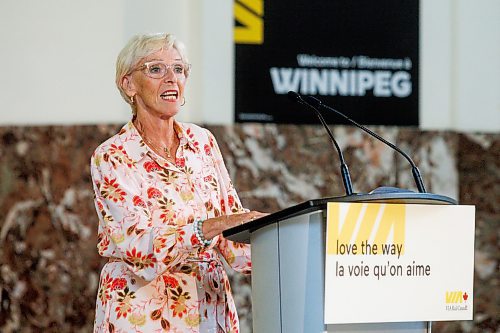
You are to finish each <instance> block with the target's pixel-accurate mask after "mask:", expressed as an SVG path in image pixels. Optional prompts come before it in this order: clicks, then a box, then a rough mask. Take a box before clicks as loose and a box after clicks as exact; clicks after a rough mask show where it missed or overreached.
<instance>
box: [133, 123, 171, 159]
mask: <svg viewBox="0 0 500 333" xmlns="http://www.w3.org/2000/svg"><path fill="white" fill-rule="evenodd" d="M136 128H137V130H138V132H139V134H140V135H141V137H142V139H143V140H144V141H145V142H146V144H147V145H148V146H149V147H150V148H151V149H152V150H153V151H154V152H156V153H157V154H159V155H160V156H163V154H165V155H166V157H167V159H171V158H172V154H171V153H170V148H171V147H168V146H166V145H165V146H159V145H157V144H155V143H154V142H153V141H151V140H150V139H149V138H148V137H147V136H146V135H145V134H144V132H143V131H141V130H140V129H139V127H138V126H136ZM176 140H177V135H176V134H174V140H173V144H172V147H176V146H177V142H176Z"/></svg>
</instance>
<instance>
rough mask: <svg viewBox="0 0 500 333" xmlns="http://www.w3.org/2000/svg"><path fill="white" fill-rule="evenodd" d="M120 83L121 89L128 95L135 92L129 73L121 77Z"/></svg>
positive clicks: (132, 94)
mask: <svg viewBox="0 0 500 333" xmlns="http://www.w3.org/2000/svg"><path fill="white" fill-rule="evenodd" d="M121 85H122V89H123V90H124V91H125V93H126V94H127V95H128V96H134V95H135V94H136V89H135V85H134V82H133V80H132V79H131V77H130V76H129V75H125V76H124V77H123V78H122V82H121Z"/></svg>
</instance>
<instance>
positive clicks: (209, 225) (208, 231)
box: [202, 210, 269, 240]
mask: <svg viewBox="0 0 500 333" xmlns="http://www.w3.org/2000/svg"><path fill="white" fill-rule="evenodd" d="M266 215H269V214H268V213H262V212H258V211H255V210H253V211H250V212H248V213H241V214H233V215H224V216H219V217H213V218H210V219H207V220H205V221H204V222H203V225H202V232H203V236H204V237H205V239H208V240H210V239H212V238H214V237H215V236H217V235H219V234H221V233H222V232H223V231H224V230H227V229H231V228H233V227H236V226H238V225H242V224H245V223H247V222H250V221H253V220H255V219H258V218H261V217H264V216H266Z"/></svg>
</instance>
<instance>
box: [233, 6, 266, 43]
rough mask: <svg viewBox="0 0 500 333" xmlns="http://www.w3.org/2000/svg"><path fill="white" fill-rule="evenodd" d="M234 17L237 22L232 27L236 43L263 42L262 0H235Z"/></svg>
mask: <svg viewBox="0 0 500 333" xmlns="http://www.w3.org/2000/svg"><path fill="white" fill-rule="evenodd" d="M234 19H235V20H236V22H237V23H238V24H239V25H238V26H235V27H234V42H235V43H236V44H262V43H264V0H236V1H235V2H234Z"/></svg>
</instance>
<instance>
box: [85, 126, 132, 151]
mask: <svg viewBox="0 0 500 333" xmlns="http://www.w3.org/2000/svg"><path fill="white" fill-rule="evenodd" d="M129 127H130V123H127V124H125V125H124V126H123V127H122V128H121V129H120V130H119V131H118V132H117V133H116V134H114V135H113V136H111V137H109V138H108V139H106V140H105V141H104V142H102V143H101V144H100V145H99V146H97V147H96V148H95V150H94V153H93V154H92V156H93V157H95V156H98V155H100V156H102V155H104V154H106V153H108V152H109V151H110V150H111V149H116V148H118V147H120V146H122V145H123V142H125V141H127V140H126V138H125V136H126V135H127V133H129V130H130V128H129Z"/></svg>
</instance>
